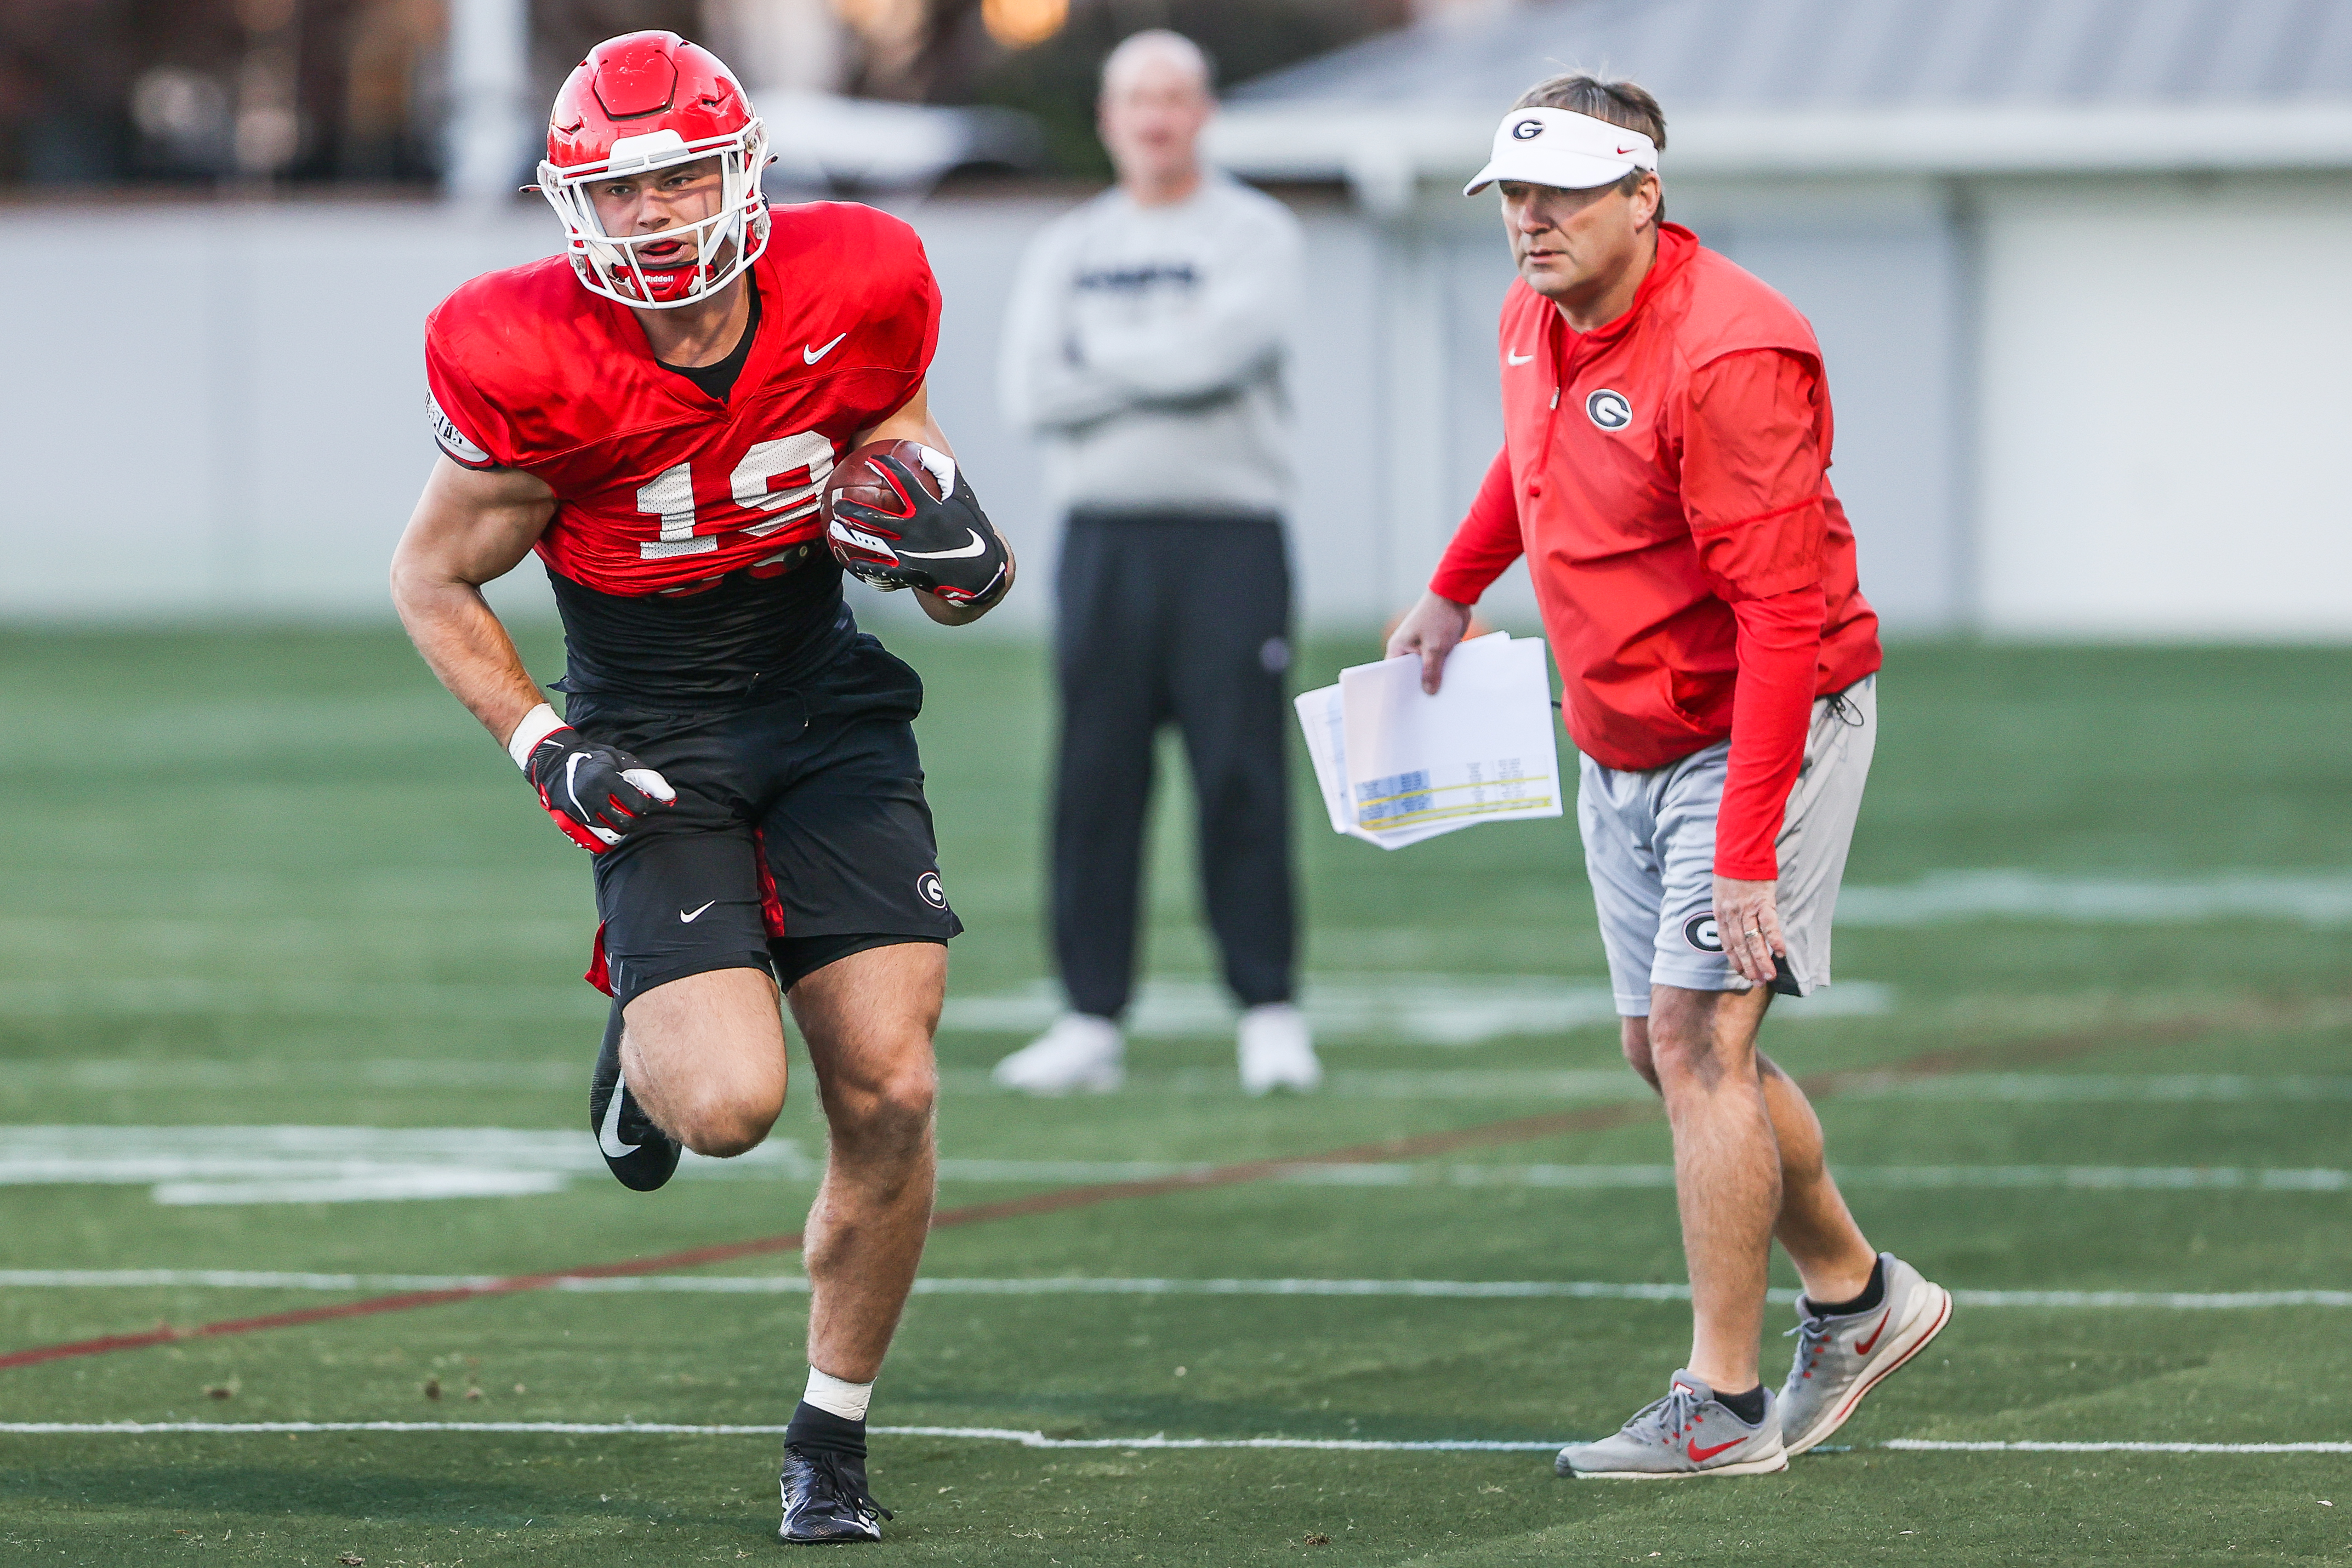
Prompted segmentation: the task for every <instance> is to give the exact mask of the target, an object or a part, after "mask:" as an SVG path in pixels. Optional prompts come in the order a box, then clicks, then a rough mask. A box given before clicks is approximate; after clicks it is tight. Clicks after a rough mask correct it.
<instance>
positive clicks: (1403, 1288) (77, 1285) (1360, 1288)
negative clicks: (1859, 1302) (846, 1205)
mask: <svg viewBox="0 0 2352 1568" xmlns="http://www.w3.org/2000/svg"><path fill="white" fill-rule="evenodd" d="M501 1278H502V1276H499V1275H496V1274H323V1273H296V1272H284V1273H278V1272H269V1271H265V1270H244V1269H6V1270H0V1289H10V1288H14V1289H19V1290H77V1291H88V1290H212V1291H332V1292H357V1291H466V1290H481V1289H485V1288H487V1287H488V1286H491V1285H495V1284H498V1283H499V1281H500V1280H501ZM549 1288H550V1289H551V1290H554V1291H564V1292H569V1293H573V1294H579V1295H721V1296H726V1295H804V1294H806V1293H807V1291H808V1281H807V1280H806V1279H805V1278H803V1276H801V1275H798V1274H748V1275H743V1274H739V1275H723V1274H652V1275H628V1276H622V1277H619V1278H610V1279H607V1278H601V1277H594V1276H583V1275H572V1276H559V1277H558V1278H557V1279H556V1280H555V1281H554V1282H553V1283H552V1284H551V1286H550V1287H549ZM915 1293H916V1294H917V1295H919V1296H1339V1297H1408V1298H1416V1299H1423V1300H1429V1299H1440V1300H1453V1301H1529V1300H1537V1301H1688V1300H1689V1299H1690V1287H1689V1286H1687V1285H1672V1284H1642V1283H1631V1284H1629V1283H1621V1282H1617V1281H1597V1280H1281V1279H1272V1280H1168V1279H1089V1278H1072V1277H1067V1276H1053V1275H1049V1276H1045V1277H1043V1278H1037V1279H1002V1280H1000V1279H959V1278H954V1277H946V1278H940V1277H936V1276H929V1275H926V1276H923V1277H921V1278H919V1279H917V1280H916V1281H915ZM1769 1296H1770V1299H1771V1300H1773V1301H1780V1302H1789V1301H1795V1300H1796V1299H1797V1292H1796V1291H1786V1290H1776V1291H1770V1292H1769ZM1952 1299H1953V1301H1956V1302H1958V1304H1959V1305H1961V1306H1965V1307H2046V1308H2056V1309H2062V1310H2063V1309H2089V1310H2105V1309H2113V1308H2118V1307H2137V1308H2147V1309H2151V1310H2155V1311H2160V1312H2242V1311H2252V1310H2255V1309H2261V1308H2269V1307H2328V1308H2347V1307H2352V1291H1971V1290H1966V1289H1956V1290H1954V1291H1952Z"/></svg>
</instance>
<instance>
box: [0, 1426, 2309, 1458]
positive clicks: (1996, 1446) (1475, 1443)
mask: <svg viewBox="0 0 2352 1568" xmlns="http://www.w3.org/2000/svg"><path fill="white" fill-rule="evenodd" d="M867 1430H868V1432H869V1433H870V1434H871V1435H872V1436H874V1437H945V1438H950V1439H961V1440H964V1441H976V1442H986V1443H1017V1444H1019V1445H1020V1446H1021V1447H1023V1448H1092V1449H1103V1448H1117V1449H1120V1450H1125V1451H1135V1452H1140V1451H1142V1450H1145V1449H1198V1448H1258V1449H1265V1448H1304V1449H1312V1450H1318V1451H1322V1452H1327V1453H1348V1454H1460V1453H1482V1454H1527V1453H1550V1452H1551V1451H1553V1450H1554V1449H1556V1448H1559V1447H1560V1444H1561V1442H1562V1441H1563V1439H1549V1440H1546V1441H1543V1442H1535V1443H1528V1442H1501V1441H1495V1440H1491V1439H1486V1438H1478V1437H1460V1438H1439V1439H1436V1440H1433V1441H1424V1442H1407V1441H1396V1442H1384V1441H1381V1439H1378V1438H1373V1437H1170V1436H1168V1435H1167V1434H1166V1433H1165V1432H1155V1433H1153V1434H1152V1435H1151V1436H1150V1437H1047V1436H1045V1433H1043V1432H1024V1431H1022V1430H1021V1429H1019V1428H1018V1427H869V1428H867ZM313 1432H315V1433H329V1432H477V1433H481V1432H491V1433H514V1434H534V1433H548V1434H552V1435H555V1436H560V1437H615V1436H628V1437H782V1435H783V1433H784V1428H783V1427H781V1426H715V1425H714V1426H686V1425H681V1424H674V1423H670V1422H663V1421H0V1434H8V1435H12V1436H24V1437H144V1436H152V1435H160V1434H166V1433H215V1434H221V1435H225V1436H226V1435H237V1434H257V1435H271V1434H277V1433H293V1434H297V1435H299V1434H302V1433H313ZM1871 1446H1872V1447H1874V1448H1892V1449H1895V1450H1898V1451H1902V1452H1907V1453H1968V1454H1984V1453H2013V1454H2352V1443H2161V1442H2158V1443H2133V1442H2115V1443H2041V1442H2008V1443H1970V1442H1945V1441H1937V1440H1932V1439H1928V1438H1913V1437H1897V1438H1895V1439H1893V1440H1891V1441H1888V1442H1884V1443H1877V1444H1873V1445H1871Z"/></svg>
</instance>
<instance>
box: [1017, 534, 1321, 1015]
mask: <svg viewBox="0 0 2352 1568" xmlns="http://www.w3.org/2000/svg"><path fill="white" fill-rule="evenodd" d="M1056 588H1057V591H1058V592H1059V595H1060V601H1059V605H1058V615H1057V621H1058V625H1057V631H1058V648H1057V653H1058V668H1059V674H1060V677H1061V687H1062V752H1061V761H1060V765H1059V768H1058V770H1057V772H1056V776H1055V795H1054V951H1055V956H1056V957H1057V958H1058V959H1059V960H1060V962H1061V966H1062V983H1063V985H1064V986H1065V987H1066V988H1067V989H1068V992H1069V998H1070V1006H1071V1008H1072V1009H1073V1010H1075V1011H1077V1012H1082V1013H1093V1014H1097V1015H1099V1016H1101V1017H1105V1018H1117V1017H1118V1016H1119V1015H1120V1014H1121V1013H1123V1012H1124V1011H1125V1010H1126V1009H1127V1004H1128V1001H1129V998H1131V997H1132V995H1133V994H1134V989H1135V955H1136V939H1137V925H1138V914H1139V902H1140V895H1141V893H1142V874H1143V829H1144V820H1145V809H1146V807H1147V806H1148V805H1149V803H1150V798H1151V781H1152V743H1153V740H1154V737H1157V735H1158V734H1159V731H1160V726H1162V725H1164V724H1166V723H1168V722H1170V721H1171V720H1173V721H1174V722H1175V724H1176V725H1177V727H1179V728H1180V729H1181V731H1182V732H1183V737H1184V750H1185V755H1186V757H1187V758H1188V759H1189V760H1190V762H1191V764H1192V790H1193V794H1194V796H1195V798H1196V799H1197V800H1198V801H1199V805H1200V822H1199V831H1200V849H1199V861H1200V867H1201V891H1202V903H1203V904H1205V905H1206V906H1207V910H1208V915H1209V925H1210V928H1211V929H1212V930H1213V932H1214V933H1215V935H1216V939H1217V946H1218V948H1219V950H1220V952H1221V953H1222V954H1223V959H1224V970H1225V983H1226V984H1227V985H1229V986H1231V987H1232V988H1233V991H1234V996H1235V997H1236V998H1238V999H1239V1000H1240V1002H1241V1004H1242V1005H1243V1006H1244V1007H1257V1006H1260V1005H1262V1004H1264V1003H1266V1002H1284V1001H1288V1000H1289V999H1290V994H1291V967H1292V963H1293V961H1294V956H1295V949H1296V946H1297V920H1296V916H1295V915H1294V913H1293V904H1294V900H1293V894H1292V890H1291V868H1290V790H1289V777H1288V773H1287V771H1286V766H1285V762H1284V756H1283V745H1284V741H1283V737H1285V736H1286V734H1287V733H1288V730H1289V727H1288V723H1287V716H1286V711H1285V709H1286V701H1285V696H1284V689H1283V674H1284V672H1285V671H1286V669H1287V668H1288V667H1289V664H1290V565H1289V561H1288V559H1287V556H1286V552H1285V549H1284V541H1283V532H1282V525H1281V524H1280V523H1279V522H1278V521H1276V520H1275V519H1274V518H1271V517H1232V516H1224V517H1219V516H1215V515H1203V514H1199V513H1181V512H1151V513H1138V512H1120V513H1110V514H1088V513H1086V512H1080V513H1078V514H1076V516H1074V517H1072V518H1071V519H1070V524H1069V528H1068V531H1067V533H1066V535H1065V537H1064V539H1063V543H1062V560H1061V572H1060V578H1059V580H1058V582H1057V584H1056Z"/></svg>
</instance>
